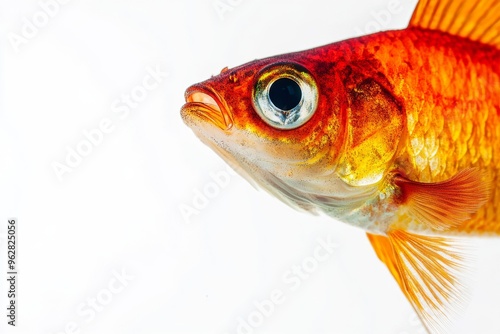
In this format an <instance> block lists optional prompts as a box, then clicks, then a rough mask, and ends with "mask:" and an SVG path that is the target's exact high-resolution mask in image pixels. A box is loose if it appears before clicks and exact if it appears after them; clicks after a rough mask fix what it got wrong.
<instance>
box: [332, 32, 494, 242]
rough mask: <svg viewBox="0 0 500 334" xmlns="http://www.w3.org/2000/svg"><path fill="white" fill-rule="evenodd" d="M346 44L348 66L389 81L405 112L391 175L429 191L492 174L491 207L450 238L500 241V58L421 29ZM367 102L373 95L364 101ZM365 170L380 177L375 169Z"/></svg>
mask: <svg viewBox="0 0 500 334" xmlns="http://www.w3.org/2000/svg"><path fill="white" fill-rule="evenodd" d="M341 44H343V45H342V47H341V48H342V50H343V51H342V52H343V53H344V54H345V55H346V58H347V59H349V60H348V61H347V62H348V63H351V64H352V62H353V59H358V60H356V61H360V62H362V63H363V65H361V66H365V67H366V68H367V72H368V73H367V76H370V75H372V74H373V73H383V75H384V80H385V79H386V80H387V85H388V87H390V89H391V95H392V96H393V97H394V99H396V100H397V101H398V102H399V103H400V104H401V108H402V109H404V111H403V113H404V119H403V120H401V121H400V122H401V123H405V124H404V125H402V128H403V130H402V131H401V132H398V135H397V136H396V138H394V140H395V141H398V148H397V152H396V153H395V155H394V158H393V166H392V167H391V168H390V169H392V170H398V171H401V172H403V173H404V174H405V176H406V177H407V178H408V179H411V180H413V181H419V182H426V183H433V182H441V181H445V180H447V179H450V178H451V177H452V176H453V175H455V174H457V173H458V172H459V171H461V170H463V169H465V168H471V167H475V168H478V169H481V170H484V172H485V173H484V174H485V176H486V179H485V180H484V182H488V183H490V184H491V188H492V189H491V194H490V195H489V196H488V202H487V203H486V204H485V205H483V206H481V207H480V208H479V209H478V210H477V211H476V212H475V213H474V214H473V215H472V217H471V218H470V219H467V220H464V221H463V222H461V223H460V224H457V225H455V226H452V227H451V228H450V229H448V230H447V232H449V233H450V234H453V233H466V234H494V235H498V234H500V211H499V210H500V206H499V204H500V203H499V199H500V183H499V182H497V181H496V180H497V178H498V177H499V175H498V173H499V170H500V91H499V87H500V50H499V49H498V48H496V47H492V46H489V45H485V44H482V43H480V42H476V41H471V40H468V39H464V38H462V37H457V36H453V35H449V34H446V33H442V32H440V31H434V30H427V29H420V28H413V29H406V30H402V31H393V32H385V33H380V34H376V35H371V36H368V37H362V38H359V39H355V40H349V41H345V42H342V43H341ZM350 50H355V53H354V54H351V52H350ZM370 72H371V73H370ZM375 75H376V74H373V76H375ZM363 98H365V99H366V95H363V94H361V99H363ZM374 99H376V98H374ZM387 109H389V108H387ZM387 117H394V115H387ZM360 118H361V119H363V117H362V116H361V117H360ZM364 120H367V118H364ZM392 123H394V120H393V121H392ZM387 125H389V123H387ZM356 127H357V128H358V127H359V128H361V129H365V131H366V128H367V127H369V126H367V125H366V124H364V123H363V122H360V123H359V124H357V125H356ZM380 140H387V138H380ZM374 141H376V140H374ZM384 145H387V142H385V143H384ZM370 149H372V147H371V146H370ZM356 153H357V152H356ZM377 154H378V153H377ZM367 156H369V154H367ZM363 163H365V166H366V168H367V169H372V166H373V162H363ZM362 173H368V172H365V171H364V172H362ZM486 180H487V181H486Z"/></svg>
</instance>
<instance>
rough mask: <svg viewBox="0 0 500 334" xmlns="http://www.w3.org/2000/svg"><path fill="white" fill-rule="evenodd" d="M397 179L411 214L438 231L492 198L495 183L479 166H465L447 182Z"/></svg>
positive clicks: (463, 217)
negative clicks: (466, 167)
mask: <svg viewBox="0 0 500 334" xmlns="http://www.w3.org/2000/svg"><path fill="white" fill-rule="evenodd" d="M394 182H395V184H396V185H397V186H398V187H399V188H400V189H401V194H402V195H401V196H402V199H401V200H402V202H403V203H402V204H404V205H405V206H406V208H407V209H408V214H409V215H410V216H411V217H412V218H414V219H415V220H416V221H419V222H421V223H423V224H425V225H427V226H428V227H430V228H432V229H435V230H448V229H451V228H453V227H456V226H458V225H460V223H462V222H463V221H465V220H467V219H469V218H470V216H471V215H472V214H473V213H475V212H476V211H477V210H478V209H479V208H480V207H481V206H482V205H483V204H484V203H485V202H486V201H487V200H488V196H489V193H490V188H489V187H488V185H489V184H490V183H491V182H488V180H487V179H486V175H484V173H483V172H482V171H481V170H480V169H478V168H468V169H464V170H462V171H460V172H459V173H457V174H456V175H455V176H454V177H452V178H450V179H449V180H446V181H443V182H437V183H421V182H415V181H411V180H408V179H406V178H404V177H401V176H398V177H396V178H395V179H394Z"/></svg>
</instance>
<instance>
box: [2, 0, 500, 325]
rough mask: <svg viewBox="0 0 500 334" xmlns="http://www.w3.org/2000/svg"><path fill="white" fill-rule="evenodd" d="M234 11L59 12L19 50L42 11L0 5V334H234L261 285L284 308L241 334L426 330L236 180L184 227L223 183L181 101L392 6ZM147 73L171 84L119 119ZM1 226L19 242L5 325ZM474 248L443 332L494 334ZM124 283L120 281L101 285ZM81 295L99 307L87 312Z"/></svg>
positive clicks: (352, 241) (361, 255) (373, 274)
mask: <svg viewBox="0 0 500 334" xmlns="http://www.w3.org/2000/svg"><path fill="white" fill-rule="evenodd" d="M226 1H227V3H231V2H230V1H229V0H222V2H226ZM232 3H233V7H232V10H231V11H228V12H225V13H224V14H223V17H222V18H221V17H220V15H219V14H218V13H217V11H216V10H215V9H214V6H213V4H214V2H213V1H211V0H200V1H194V0H191V1H168V2H167V1H160V0H156V1H155V0H143V1H139V0H121V1H113V0H86V1H83V0H72V1H69V2H68V3H67V4H64V5H60V7H59V9H58V11H57V13H55V15H53V17H51V18H50V19H49V21H48V23H47V24H46V25H44V26H42V27H40V28H38V32H37V33H35V34H34V36H30V38H27V39H26V40H25V43H23V44H21V45H19V46H18V50H17V52H16V48H14V47H13V45H12V43H11V42H10V41H9V36H11V37H12V34H19V35H21V34H22V29H23V26H24V25H26V21H25V18H26V19H27V20H28V21H33V16H36V15H38V14H39V13H40V12H41V7H40V4H39V3H38V1H33V0H23V1H16V2H15V3H14V2H13V1H6V0H1V1H0V4H1V8H0V33H1V35H0V224H1V225H0V231H1V233H2V234H1V236H2V238H0V247H1V251H0V254H2V256H1V264H0V272H1V275H0V305H2V307H1V309H2V310H3V311H1V312H0V319H1V320H0V333H47V334H52V333H134V334H135V333H221V334H223V333H231V334H234V333H236V328H237V326H238V321H239V320H238V319H239V318H241V319H247V318H248V317H249V315H251V314H252V312H255V310H256V307H255V305H254V302H261V301H262V300H264V299H269V297H270V294H271V292H272V291H273V290H275V289H278V290H280V291H282V292H283V293H284V301H283V302H282V303H281V304H279V305H275V309H274V312H273V313H272V314H271V315H269V316H266V317H265V318H264V320H263V322H262V324H260V325H259V326H258V327H257V328H255V327H254V328H252V329H251V330H250V331H248V330H247V333H251V332H253V333H346V334H348V333H349V334H350V333H384V334H387V333H397V334H404V333H406V334H414V333H423V330H422V328H421V326H420V325H419V323H418V321H415V319H414V314H413V312H412V310H411V308H410V306H409V304H408V302H407V301H406V300H405V298H404V296H403V294H402V293H401V292H400V291H399V288H398V287H397V285H396V283H395V282H394V280H393V279H392V277H391V276H390V274H389V272H388V271H387V269H386V268H385V267H384V266H383V265H382V264H381V263H380V262H379V261H378V259H377V258H376V256H375V254H374V252H373V250H372V249H371V247H370V245H369V243H368V241H367V239H366V237H365V235H364V232H363V231H360V230H356V229H354V228H352V227H350V226H347V225H344V224H341V223H339V222H336V221H334V220H332V219H330V218H326V217H314V216H309V215H307V214H303V213H297V212H295V211H293V210H292V209H290V208H288V207H286V206H285V205H283V204H281V203H280V202H278V201H277V200H275V199H274V198H272V197H270V196H269V195H268V194H266V193H265V192H262V191H256V190H255V189H254V188H252V187H251V186H250V185H249V184H247V182H246V181H244V180H243V179H241V178H240V177H239V176H234V175H232V176H231V177H230V182H229V184H228V185H226V186H223V187H219V192H218V194H217V195H215V196H213V198H211V199H210V200H209V201H208V203H207V204H206V206H205V207H204V208H203V209H201V210H199V212H198V214H196V215H192V216H191V217H190V219H189V222H188V221H187V220H186V219H184V218H183V216H182V215H181V213H180V208H181V207H182V206H183V205H184V206H188V205H189V206H192V201H193V200H194V199H195V194H196V191H203V190H204V189H205V187H207V185H209V184H210V183H211V182H213V181H212V179H211V176H210V175H211V174H210V173H217V172H219V173H221V172H224V173H225V171H226V165H225V163H224V162H223V161H222V160H221V159H220V158H218V156H216V154H215V153H213V152H212V151H211V150H210V149H208V148H207V147H205V146H204V145H203V144H201V143H200V142H199V141H198V139H197V138H196V137H195V136H194V135H193V133H192V132H191V131H190V129H189V128H187V127H186V126H185V125H184V124H183V122H182V120H181V118H180V115H179V109H180V107H181V106H182V104H183V103H184V99H183V92H184V90H185V89H186V88H187V87H188V86H189V85H191V84H193V83H196V82H199V81H202V80H205V79H207V78H209V77H210V75H213V74H217V73H219V71H220V70H221V69H222V68H223V67H224V66H229V67H233V66H237V65H240V64H242V63H245V62H247V61H250V60H253V59H256V58H262V57H266V56H271V55H275V54H279V53H286V52H291V51H298V50H302V49H306V48H310V47H315V46H319V45H323V44H327V43H330V42H335V41H340V40H342V39H346V38H349V37H353V36H355V35H359V34H360V33H362V32H369V31H367V30H366V28H367V27H368V28H370V29H372V27H374V23H376V22H377V21H376V19H375V16H374V15H373V13H374V12H380V11H383V10H387V9H388V4H389V0H377V1H374V0H352V1H326V0H325V1H319V0H303V1H302V0H295V1H272V2H271V1H264V0H242V1H236V0H233V1H232ZM414 5H415V1H401V3H400V8H401V11H400V12H398V13H392V14H391V16H390V17H389V18H388V20H387V21H384V22H382V24H378V25H379V29H396V28H404V27H405V26H406V24H407V22H408V20H409V18H410V16H411V13H412V11H413V7H414ZM37 13H38V14H37ZM42 23H43V22H42ZM157 66H159V67H160V68H161V69H162V71H165V72H168V73H169V74H168V77H166V78H165V79H164V80H163V81H162V82H161V84H160V85H159V86H158V87H157V88H156V89H154V90H152V91H151V92H149V93H148V95H147V97H146V98H145V99H144V101H142V102H140V103H139V105H138V106H137V108H135V109H131V110H130V113H129V114H128V115H127V116H126V117H122V118H120V117H119V116H120V114H117V113H114V112H113V110H114V109H113V107H112V106H113V105H114V104H115V103H117V101H118V102H119V101H120V98H121V96H122V94H130V93H131V92H132V91H133V90H134V89H136V88H137V87H138V86H140V85H141V84H142V81H143V78H144V77H145V76H146V75H147V74H148V72H147V68H153V69H154V68H155V67H157ZM122 106H123V104H122ZM122 116H123V115H122ZM103 119H109V120H110V121H111V122H112V124H113V130H112V131H111V132H110V133H108V134H105V135H104V137H103V139H102V141H101V142H100V143H99V145H97V146H94V147H93V148H92V152H91V153H89V154H88V155H87V156H86V157H84V158H83V159H82V161H81V163H80V164H79V165H78V166H76V167H75V168H73V169H72V171H71V172H68V173H65V174H64V175H63V176H62V180H60V179H58V177H57V176H56V173H55V172H54V169H53V165H54V163H65V159H66V158H67V155H68V152H69V151H68V150H71V149H76V147H77V146H78V145H82V144H81V143H82V142H83V141H85V140H86V139H85V136H84V134H83V132H84V131H91V130H93V129H96V128H98V127H99V124H100V122H101V121H102V120H103ZM10 217H17V218H18V220H19V230H20V240H19V251H18V256H19V272H20V276H19V285H18V290H19V300H18V307H19V308H18V326H17V327H16V328H14V329H13V328H10V326H7V325H6V322H7V318H6V316H5V315H4V314H5V313H6V310H5V307H4V305H7V304H6V303H7V298H6V294H7V287H6V284H5V283H6V281H5V279H4V273H5V272H6V257H5V253H6V252H5V248H6V245H5V231H6V225H7V219H8V218H10ZM327 236H330V237H331V239H333V240H335V241H336V242H337V243H338V244H339V247H338V248H336V250H335V252H334V253H333V254H332V255H331V256H330V257H329V258H328V259H327V260H326V261H324V262H322V263H320V264H319V266H318V268H317V269H316V270H314V271H313V272H312V273H311V274H310V276H309V277H308V278H307V279H303V280H302V281H301V285H300V287H299V288H298V289H296V290H293V291H292V290H291V289H290V284H287V283H286V282H285V281H283V275H286V274H287V272H288V270H289V269H290V268H291V266H292V265H294V264H297V265H300V264H301V263H302V262H303V261H304V260H306V259H308V257H310V256H312V255H313V252H314V250H315V248H316V247H318V242H317V238H322V239H325V238H326V237H327ZM477 244H478V255H477V258H478V259H477V261H476V263H477V266H476V267H477V268H476V271H475V272H474V274H473V275H472V282H471V288H472V298H471V302H470V305H469V307H468V308H467V310H466V312H465V315H464V317H463V319H461V320H460V321H459V323H458V325H459V326H458V329H457V330H456V331H455V332H456V333H488V334H490V333H499V332H500V324H499V322H498V315H499V314H500V284H499V282H500V240H495V239H491V240H483V239H481V240H478V241H477ZM122 271H124V272H125V273H126V275H127V276H129V278H130V279H129V280H128V281H127V282H126V286H121V285H120V284H119V283H117V282H115V281H114V277H115V275H116V273H120V272H122ZM131 277H133V278H131ZM110 283H111V284H112V286H113V287H115V288H120V289H119V290H120V291H119V292H116V291H115V293H111V292H110V290H109V284H110ZM113 284H114V285H113ZM114 290H116V289H114ZM93 298H97V300H98V302H99V300H101V302H103V304H105V305H102V304H100V305H98V306H99V311H95V314H93V315H92V316H90V315H89V312H88V310H90V306H89V305H88V303H89V300H92V299H93ZM99 298H100V299H99ZM82 310H87V313H83V314H82ZM90 313H91V312H90ZM72 328H73V329H72Z"/></svg>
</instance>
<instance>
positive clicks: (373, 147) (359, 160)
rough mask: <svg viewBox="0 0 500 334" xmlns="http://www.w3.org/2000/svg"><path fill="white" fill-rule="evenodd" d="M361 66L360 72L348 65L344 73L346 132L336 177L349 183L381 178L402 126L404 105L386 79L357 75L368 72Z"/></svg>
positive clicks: (390, 160)
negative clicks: (346, 108)
mask: <svg viewBox="0 0 500 334" xmlns="http://www.w3.org/2000/svg"><path fill="white" fill-rule="evenodd" d="M362 65H363V69H362V70H361V71H360V70H358V71H355V70H353V69H352V68H351V67H349V68H348V69H347V72H348V73H346V76H345V78H347V79H346V82H345V86H346V89H347V95H348V99H349V107H348V110H347V124H346V126H347V132H346V138H345V142H344V149H343V150H342V156H341V157H340V160H339V164H338V166H337V174H338V176H339V177H340V178H341V179H342V180H343V181H344V182H346V183H347V184H349V185H352V186H364V185H371V184H375V183H377V182H379V181H380V180H381V179H382V178H383V177H384V175H385V173H386V171H387V168H388V167H389V165H390V163H391V162H392V160H393V158H394V156H395V154H396V151H397V149H398V145H399V142H400V138H401V135H402V133H403V127H404V112H403V106H402V104H401V103H399V101H398V100H397V99H395V98H394V97H393V96H392V95H391V93H390V88H389V87H390V84H389V83H388V82H387V79H385V77H382V76H381V74H380V73H377V72H375V73H370V74H369V75H366V74H361V75H360V74H359V73H360V72H361V73H363V72H365V73H366V72H367V69H366V67H367V64H366V63H365V64H362ZM368 67H369V66H368ZM370 72H372V71H370Z"/></svg>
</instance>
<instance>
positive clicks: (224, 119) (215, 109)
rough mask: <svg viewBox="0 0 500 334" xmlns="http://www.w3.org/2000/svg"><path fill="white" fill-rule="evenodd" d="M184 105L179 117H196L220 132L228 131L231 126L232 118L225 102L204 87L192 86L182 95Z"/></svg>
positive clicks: (210, 89) (211, 90)
mask: <svg viewBox="0 0 500 334" xmlns="http://www.w3.org/2000/svg"><path fill="white" fill-rule="evenodd" d="M184 98H185V100H186V103H185V104H184V105H183V106H182V108H181V115H182V117H183V118H184V119H185V120H186V118H187V117H193V116H194V117H196V118H199V119H203V120H205V121H209V122H211V123H213V124H214V125H217V126H218V127H220V128H221V129H222V130H229V129H231V127H232V126H233V116H232V113H231V112H230V110H229V107H228V106H227V104H226V103H225V101H224V100H223V99H222V98H221V97H220V96H219V94H217V92H216V91H215V90H214V89H213V88H211V87H207V86H204V85H200V84H197V85H193V86H191V87H189V88H188V89H186V92H185V93H184Z"/></svg>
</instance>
